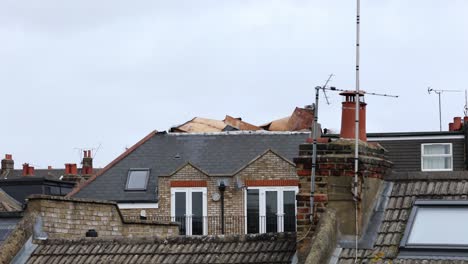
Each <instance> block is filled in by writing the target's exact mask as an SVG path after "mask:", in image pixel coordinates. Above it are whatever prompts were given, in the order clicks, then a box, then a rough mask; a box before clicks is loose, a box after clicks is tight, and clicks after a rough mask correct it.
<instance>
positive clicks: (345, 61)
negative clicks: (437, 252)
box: [0, 0, 468, 168]
mask: <svg viewBox="0 0 468 264" xmlns="http://www.w3.org/2000/svg"><path fill="white" fill-rule="evenodd" d="M361 4H362V15H361V21H362V39H361V41H362V43H361V47H362V57H361V88H362V89H364V90H368V91H372V92H378V93H391V94H398V95H400V96H401V97H400V98H399V99H389V98H381V97H370V96H369V97H367V98H366V101H367V102H368V119H367V124H368V126H367V127H368V132H389V131H425V130H438V127H439V124H438V108H437V97H436V96H435V95H428V94H427V87H428V86H432V87H433V88H435V89H457V90H464V89H466V88H468V87H467V85H466V82H467V81H466V73H467V72H468V49H467V47H468V17H467V15H466V14H467V13H468V1H465V0H458V1H457V0H447V1H440V0H411V1H408V0H379V1H374V0H362V1H361ZM354 21H355V1H352V0H327V1H325V0H322V1H314V0H309V1H307V0H298V1H293V0H281V1H280V0H277V1H274V0H270V1H262V0H255V1H253V0H252V1H219V0H213V1H204V0H197V1H192V0H190V1H116V0H101V1H95V0H82V1H60V0H55V1H51V0H41V1H32V0H31V1H16V0H2V1H0V43H1V44H0V87H1V88H0V89H1V91H2V92H1V101H0V105H1V110H2V118H1V128H2V129H0V138H1V140H0V154H1V155H3V153H12V154H13V157H14V159H15V162H16V167H18V168H19V167H21V164H22V163H24V162H29V163H31V164H33V165H35V166H36V168H45V167H47V165H53V166H54V167H63V164H64V163H66V162H79V153H78V151H77V150H76V149H75V148H86V147H93V148H96V147H97V146H99V145H100V144H101V148H100V150H99V152H98V153H97V156H96V159H95V163H96V165H97V166H104V165H106V164H107V163H108V162H110V161H111V160H112V159H113V158H115V157H116V156H117V155H119V154H120V153H121V152H122V151H123V150H124V148H125V147H126V146H131V145H132V144H134V143H135V142H137V141H138V140H139V139H141V138H142V137H144V136H145V135H146V134H148V133H149V132H150V131H152V130H154V129H157V130H166V129H168V128H169V127H171V126H172V125H176V124H180V123H183V122H184V121H187V120H189V119H191V118H193V117H194V116H203V117H209V118H216V119H222V118H224V115H225V114H230V115H232V116H240V117H243V119H244V120H246V121H247V122H251V123H253V124H262V123H265V122H267V121H269V120H272V119H277V118H281V117H284V116H287V115H289V114H290V113H291V112H292V111H293V109H294V107H295V106H304V105H306V104H310V103H311V102H312V101H313V98H314V96H313V93H314V90H313V87H315V86H316V85H321V84H323V82H324V81H325V79H326V78H327V76H328V74H330V73H334V74H335V75H336V76H335V77H334V79H333V81H332V85H334V86H336V87H337V88H341V89H354V74H355V73H354V63H355V53H354V48H355V47H354V44H355V43H354V41H355V24H354ZM330 97H331V105H329V106H327V105H325V104H324V103H322V105H321V108H320V110H321V113H320V122H321V123H322V124H323V127H328V128H333V129H336V130H339V127H340V103H341V98H340V97H339V96H338V95H337V94H330ZM442 99H443V128H444V129H447V124H448V122H449V121H450V119H451V118H452V117H454V116H462V115H463V107H464V93H446V94H444V95H443V98H442Z"/></svg>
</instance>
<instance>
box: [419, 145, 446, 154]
mask: <svg viewBox="0 0 468 264" xmlns="http://www.w3.org/2000/svg"><path fill="white" fill-rule="evenodd" d="M424 154H430V155H434V154H450V145H449V144H446V145H424Z"/></svg>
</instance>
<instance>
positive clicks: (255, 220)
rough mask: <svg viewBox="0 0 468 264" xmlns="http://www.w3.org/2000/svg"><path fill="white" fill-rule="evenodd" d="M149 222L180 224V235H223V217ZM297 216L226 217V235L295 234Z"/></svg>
mask: <svg viewBox="0 0 468 264" xmlns="http://www.w3.org/2000/svg"><path fill="white" fill-rule="evenodd" d="M125 219H126V220H137V219H140V217H139V216H126V217H125ZM146 220H148V221H159V222H176V223H179V224H180V225H179V233H180V235H221V234H222V219H221V216H180V217H179V216H177V217H171V216H155V215H150V216H148V217H147V218H146ZM295 231H296V216H295V215H293V216H287V215H286V216H238V215H227V216H224V234H226V235H229V234H245V233H270V232H273V233H276V232H295Z"/></svg>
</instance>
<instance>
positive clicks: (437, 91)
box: [427, 86, 468, 131]
mask: <svg viewBox="0 0 468 264" xmlns="http://www.w3.org/2000/svg"><path fill="white" fill-rule="evenodd" d="M431 92H434V93H435V94H437V95H438V96H439V129H440V131H442V103H441V99H440V95H441V94H442V93H445V92H448V93H450V92H455V93H459V92H461V91H460V90H437V89H433V88H431V87H430V86H429V87H427V93H428V94H431ZM465 97H466V91H465ZM467 110H468V107H467V105H466V98H465V113H466V112H467Z"/></svg>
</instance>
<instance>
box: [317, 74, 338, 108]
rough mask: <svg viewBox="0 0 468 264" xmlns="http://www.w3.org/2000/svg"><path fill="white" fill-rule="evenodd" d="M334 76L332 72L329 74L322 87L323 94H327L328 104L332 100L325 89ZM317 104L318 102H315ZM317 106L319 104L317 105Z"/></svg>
mask: <svg viewBox="0 0 468 264" xmlns="http://www.w3.org/2000/svg"><path fill="white" fill-rule="evenodd" d="M333 76H335V75H334V74H333V73H331V74H330V75H329V76H328V79H327V81H326V82H325V84H324V85H323V86H322V87H321V89H322V91H323V95H324V96H325V100H326V101H327V105H329V104H330V101H328V96H327V93H326V92H325V89H326V88H327V85H328V83H329V82H330V80H331V78H333ZM315 103H316V105H318V102H315ZM316 107H317V106H316Z"/></svg>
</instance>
